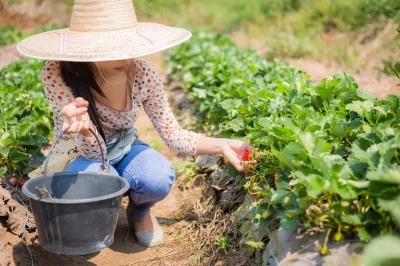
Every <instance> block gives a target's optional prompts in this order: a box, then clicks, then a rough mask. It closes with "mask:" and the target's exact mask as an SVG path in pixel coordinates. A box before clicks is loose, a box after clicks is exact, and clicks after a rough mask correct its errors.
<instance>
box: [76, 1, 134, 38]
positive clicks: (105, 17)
mask: <svg viewBox="0 0 400 266" xmlns="http://www.w3.org/2000/svg"><path fill="white" fill-rule="evenodd" d="M136 25H137V18H136V14H135V10H134V8H133V3H132V0H75V1H74V5H73V8H72V15H71V23H70V27H69V28H70V30H71V31H114V30H123V29H128V28H132V27H134V26H136Z"/></svg>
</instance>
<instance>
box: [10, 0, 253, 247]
mask: <svg viewBox="0 0 400 266" xmlns="http://www.w3.org/2000/svg"><path fill="white" fill-rule="evenodd" d="M190 35H191V34H190V32H188V31H187V30H185V29H181V28H173V27H168V26H164V25H160V24H154V23H138V22H137V20H136V15H135V12H134V9H133V6H132V2H131V1H130V0H119V1H113V0H104V1H97V0H76V1H75V3H74V6H73V12H72V17H71V23H70V27H69V28H68V29H62V30H56V31H50V32H45V33H42V34H38V35H34V36H31V37H29V38H27V39H25V40H23V41H22V42H21V43H19V44H18V46H17V49H18V50H19V51H20V52H21V53H22V54H24V55H26V56H29V57H34V58H40V59H46V60H47V61H46V62H45V64H44V66H43V71H42V77H43V84H44V87H45V93H46V96H47V99H48V102H49V104H50V105H51V107H52V109H53V114H54V124H55V128H54V132H55V134H57V135H58V134H59V133H60V132H61V131H62V130H65V129H67V128H68V130H67V131H66V133H68V135H63V137H62V138H61V141H67V140H68V139H70V138H74V140H75V142H76V146H77V149H78V151H79V153H80V155H81V156H79V157H78V158H77V159H75V160H74V161H72V162H71V163H70V164H69V165H68V167H67V168H66V169H65V171H98V169H99V167H100V165H101V163H100V161H101V152H100V149H102V150H106V151H107V159H108V160H109V162H110V164H111V173H113V174H117V175H120V176H122V177H123V178H125V179H126V180H127V181H128V182H129V184H130V189H129V206H128V208H127V215H128V221H129V225H130V227H131V228H132V229H133V230H134V231H135V235H136V238H137V240H138V242H139V243H140V244H141V245H143V246H155V245H158V244H159V243H161V241H162V239H163V231H162V230H161V228H160V226H159V225H158V223H157V220H156V219H155V217H154V216H152V215H151V214H150V208H151V207H153V206H154V204H155V203H157V202H158V201H160V200H162V199H164V198H165V197H166V196H167V195H168V193H169V191H170V188H171V186H172V183H173V181H174V178H175V173H174V170H173V168H172V166H171V165H170V163H169V162H168V161H167V159H166V158H164V157H163V156H162V155H161V154H159V153H158V152H157V151H155V150H153V149H151V148H150V147H149V146H148V145H147V144H145V143H143V142H141V141H140V140H139V138H138V136H137V134H136V130H135V128H134V123H135V121H136V119H137V117H138V115H139V112H140V109H141V108H142V107H143V108H144V110H145V111H146V113H147V115H148V116H149V118H150V120H151V121H152V123H153V125H154V126H155V128H156V129H157V131H158V133H159V134H160V136H161V137H162V139H163V140H164V141H165V143H166V144H167V145H168V147H169V148H171V149H173V150H175V151H177V152H179V153H182V154H188V155H205V154H222V155H224V157H225V158H226V159H227V160H228V161H229V162H230V163H231V164H232V165H233V166H234V167H235V168H236V169H237V170H238V171H242V170H243V169H242V165H241V163H242V162H241V160H240V158H241V157H242V155H243V154H244V153H245V152H246V151H249V150H251V149H252V146H251V145H250V144H248V143H246V142H243V141H240V140H232V139H220V138H210V137H206V136H203V135H201V134H198V133H195V132H191V131H188V130H184V129H182V128H181V127H180V126H179V125H178V123H177V121H176V119H175V118H174V116H173V114H172V111H171V109H170V106H169V104H168V100H167V96H166V93H165V91H164V89H163V85H162V82H161V80H160V78H159V77H158V75H157V74H156V72H155V71H154V69H153V68H152V67H151V66H150V65H149V64H148V63H147V62H145V61H143V60H142V59H139V57H141V56H144V55H148V54H151V53H155V52H157V51H161V50H163V49H167V48H169V47H171V46H174V45H177V44H179V43H181V42H183V41H185V40H187V39H188V38H189V37H190ZM93 133H94V134H96V135H97V136H98V137H99V139H100V140H101V141H100V143H98V142H97V141H96V138H95V136H94V134H93Z"/></svg>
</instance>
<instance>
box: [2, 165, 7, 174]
mask: <svg viewBox="0 0 400 266" xmlns="http://www.w3.org/2000/svg"><path fill="white" fill-rule="evenodd" d="M6 172H7V167H0V175H4V174H5V173H6Z"/></svg>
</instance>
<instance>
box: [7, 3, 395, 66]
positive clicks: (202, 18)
mask: <svg viewBox="0 0 400 266" xmlns="http://www.w3.org/2000/svg"><path fill="white" fill-rule="evenodd" d="M2 2H3V6H6V7H8V9H9V10H11V11H16V10H22V14H23V15H26V16H25V18H28V17H32V18H33V19H31V20H30V22H31V23H32V22H33V23H37V27H40V26H47V27H58V26H60V23H65V24H68V17H69V13H70V10H71V7H72V3H73V0H36V1H33V0H2ZM133 2H134V6H135V9H136V13H137V16H138V19H139V21H154V22H161V23H166V24H169V25H174V26H183V27H187V28H199V29H206V30H211V31H214V32H220V33H224V34H229V35H230V36H232V38H234V40H235V41H236V42H237V44H238V45H239V46H241V47H245V48H248V47H253V48H256V49H258V50H259V51H260V52H261V53H262V54H263V55H264V56H265V57H266V58H267V59H273V58H276V57H280V58H286V57H287V58H312V59H316V60H318V61H326V62H329V63H330V64H334V65H336V66H339V67H342V68H346V69H350V70H353V71H357V72H362V73H377V72H379V73H381V72H385V73H390V69H391V67H392V66H393V64H394V62H396V61H398V60H399V59H400V49H399V48H400V37H399V32H398V28H399V25H400V1H398V0H380V1H374V0H354V1H348V0H324V1H321V0H263V1H261V0H218V1H215V0H203V1H197V0H134V1H133ZM0 3H1V1H0ZM0 5H1V4H0ZM33 5H35V6H36V8H32V6H33ZM52 5H53V6H56V7H52ZM24 7H25V9H24ZM0 10H1V9H0ZM35 10H36V13H34V11H35ZM38 12H41V14H38ZM45 16H47V20H46V17H45ZM5 18H6V17H5V16H4V15H2V16H1V17H0V27H4V23H2V20H4V19H5ZM18 21H19V20H18V19H15V18H14V19H9V20H8V22H9V24H10V25H13V24H15V27H16V28H17V29H16V30H15V32H17V30H23V29H21V25H23V23H20V22H18ZM3 22H4V21H3ZM55 22H56V23H57V24H54V23H55ZM31 23H30V24H31ZM28 24H29V23H28ZM10 25H8V26H10ZM29 26H30V28H32V25H29ZM1 30H2V29H1V28H0V31H1ZM25 30H26V29H25ZM31 30H32V29H31ZM39 30H40V29H39ZM15 32H14V36H12V37H17V38H18V33H15ZM2 33H3V34H1V35H2V36H3V37H0V45H1V44H2V42H4V39H5V36H7V34H5V33H4V30H3V31H2ZM28 34H29V32H28ZM8 35H10V34H8ZM11 35H13V34H11ZM15 35H16V36H15Z"/></svg>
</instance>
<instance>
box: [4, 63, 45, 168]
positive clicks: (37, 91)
mask: <svg viewBox="0 0 400 266" xmlns="http://www.w3.org/2000/svg"><path fill="white" fill-rule="evenodd" d="M42 65H43V62H42V61H38V60H32V59H27V60H23V61H20V62H16V63H13V64H11V65H9V66H8V67H6V68H4V69H2V70H1V71H0V104H1V106H2V112H1V113H0V125H1V127H0V136H1V137H0V174H4V173H5V172H6V171H8V172H9V173H10V174H11V175H15V174H19V175H24V174H27V173H28V172H30V170H31V167H30V159H31V158H35V159H37V160H39V161H41V160H43V159H44V155H43V154H42V152H41V148H42V144H44V143H46V142H48V139H50V137H51V134H52V133H51V132H52V127H53V126H52V123H53V122H52V112H51V109H50V108H49V106H48V104H47V102H46V98H45V95H44V92H43V87H42V82H41V78H40V71H41V68H42Z"/></svg>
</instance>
